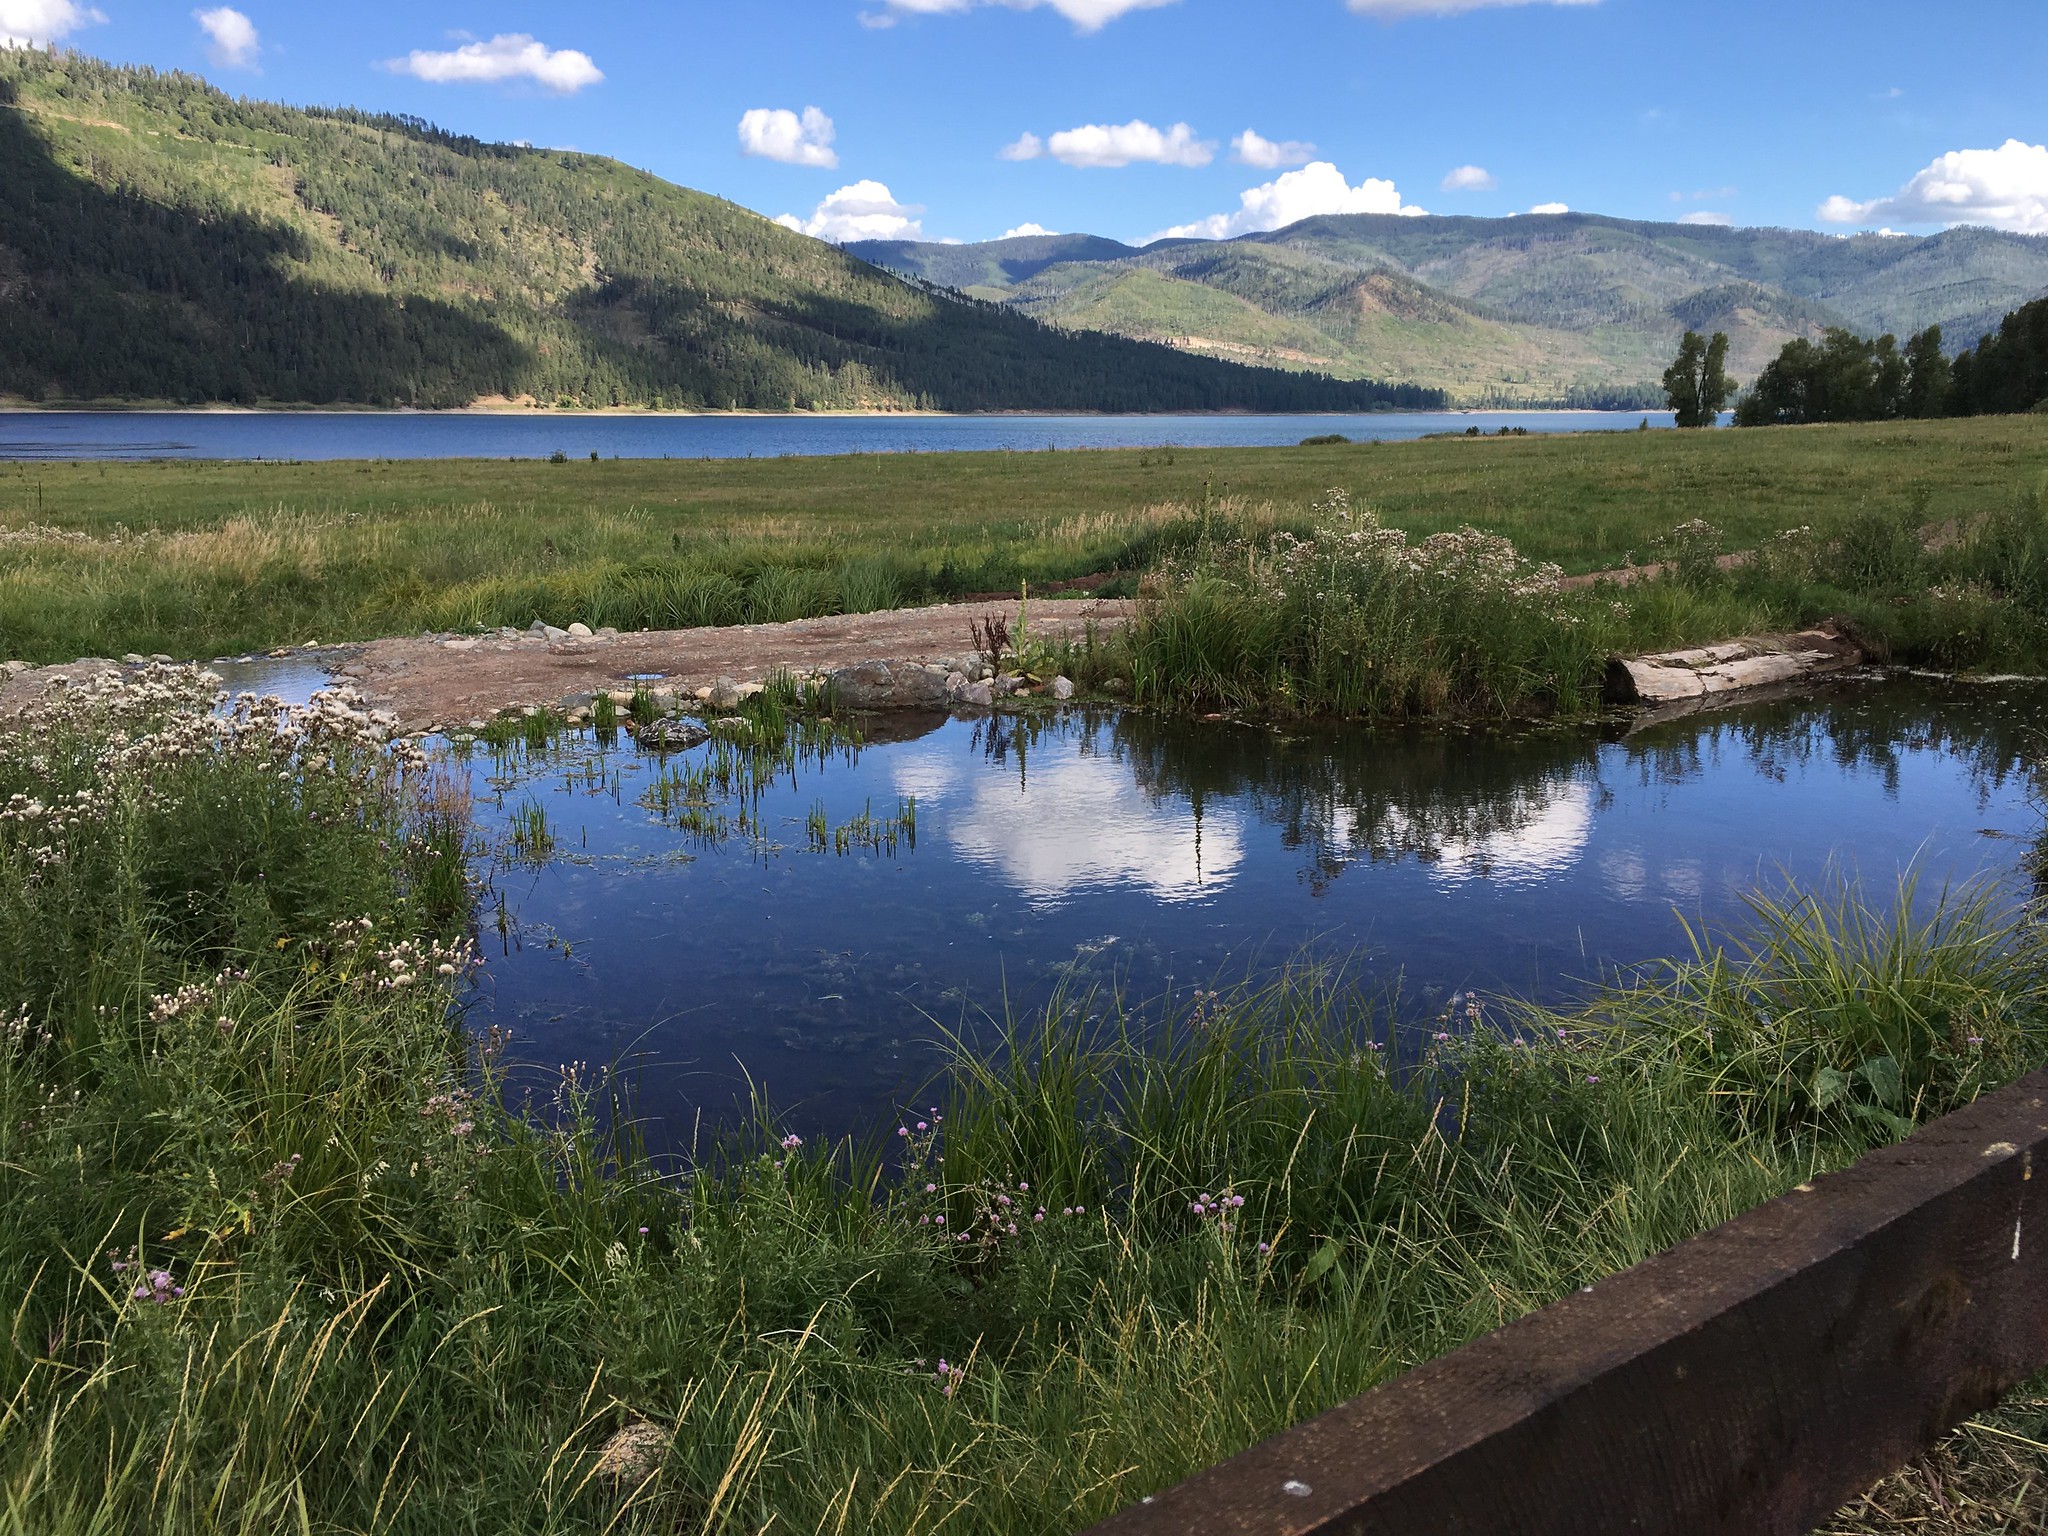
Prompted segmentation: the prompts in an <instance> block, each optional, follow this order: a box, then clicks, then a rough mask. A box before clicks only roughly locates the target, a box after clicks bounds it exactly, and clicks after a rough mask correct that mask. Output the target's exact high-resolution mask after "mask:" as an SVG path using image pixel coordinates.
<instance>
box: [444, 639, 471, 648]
mask: <svg viewBox="0 0 2048 1536" xmlns="http://www.w3.org/2000/svg"><path fill="white" fill-rule="evenodd" d="M476 644H477V643H476V641H475V640H443V641H442V642H441V649H442V650H444V651H473V650H475V649H476Z"/></svg>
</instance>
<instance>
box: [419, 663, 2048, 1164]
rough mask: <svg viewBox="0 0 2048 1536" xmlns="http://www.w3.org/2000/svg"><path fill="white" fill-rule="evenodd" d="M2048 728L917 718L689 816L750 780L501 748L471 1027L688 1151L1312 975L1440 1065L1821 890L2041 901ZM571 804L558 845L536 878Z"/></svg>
mask: <svg viewBox="0 0 2048 1536" xmlns="http://www.w3.org/2000/svg"><path fill="white" fill-rule="evenodd" d="M2044 705H2048V686H2044V685H2041V684H2029V683H2012V684H1998V685H1987V684H1970V683H1961V682H1944V681H1937V680H1930V679H1922V678H1914V677H1904V676H1893V677H1890V678H1885V679H1872V678H1862V677H1859V678H1856V679H1852V680H1846V681H1840V682H1836V683H1833V684H1831V685H1829V686H1826V687H1824V688H1822V689H1821V690H1819V691H1817V692H1815V693H1813V694H1811V695H1808V696H1804V697H1798V698H1789V699H1778V700H1775V701H1771V702H1758V703H1751V704H1747V705H1744V706H1741V707H1738V708H1734V709H1730V710H1727V711H1725V712H1722V713H1717V714H1712V715H1702V716H1695V717H1692V718H1689V719H1685V720H1680V721H1675V722H1670V723H1666V724H1662V725H1657V726H1654V727H1650V728H1646V729H1642V730H1638V731H1634V732H1628V731H1627V730H1626V729H1625V728H1624V726H1623V725H1622V724H1620V723H1617V722H1612V721H1610V722H1608V723H1606V724H1605V725H1587V726H1571V727H1557V728H1545V729H1534V730H1530V729H1523V730H1515V731H1507V730H1496V731H1446V730H1441V729H1432V730H1367V729H1350V730H1341V731H1339V730H1315V731H1307V730H1303V731H1271V730H1262V729H1253V728H1249V727H1245V726H1241V725H1233V724H1210V723H1199V722H1176V721H1169V720H1165V719H1162V718H1159V717H1156V716H1153V715H1149V714H1145V713H1142V712H1115V711H1107V710H1094V709H1075V710H1070V711H1068V712H1065V713H1061V714H1054V715H1035V716H1028V717H1027V716H1005V715H997V716H993V717H984V718H981V719H976V720H968V719H945V718H931V719H911V718H891V719H884V720H880V721H877V722H875V726H874V734H873V735H871V737H870V739H869V740H868V741H867V742H866V743H865V744H864V745H861V746H859V747H857V748H847V749H842V750H834V751H827V752H822V753H820V754H818V755H817V757H816V758H815V759H814V760H808V761H804V762H800V763H797V764H794V765H792V766H791V767H790V768H789V770H788V771H787V772H784V773H782V774H780V775H779V776H777V778H776V779H775V781H774V782H772V783H769V784H767V785H765V786H761V787H760V789H759V793H758V795H755V796H746V795H737V794H735V795H726V796H723V797H721V796H719V795H717V794H713V795H710V796H708V797H706V798H705V800H704V802H703V803H702V804H701V805H698V806H695V807H693V808H689V809H687V810H679V809H678V807H677V804H676V801H675V797H674V796H670V797H668V799H667V801H666V802H665V801H664V795H663V791H662V789H661V785H662V783H663V782H664V779H663V776H664V775H672V777H671V778H670V779H669V780H668V782H669V783H670V784H671V785H673V783H674V782H675V776H683V775H686V774H687V773H688V772H689V771H690V770H692V769H693V768H694V767H700V766H702V765H704V764H705V763H706V762H707V761H708V756H709V754H711V753H713V752H714V751H715V750H716V749H715V748H712V747H700V748H697V749H695V750H694V751H692V752H687V753H682V754H679V755H677V756H676V757H673V758H670V759H668V760H666V761H665V762H664V761H662V760H657V759H655V758H653V757H650V756H644V755H642V754H641V753H639V752H638V751H637V750H636V749H635V748H634V747H633V746H632V745H631V743H630V740H629V738H626V737H624V736H620V737H617V738H613V739H611V740H609V741H607V740H605V739H601V738H599V737H598V736H596V735H595V734H594V733H590V732H584V733H582V734H580V735H571V736H567V737H564V738H560V739H558V740H557V741H556V742H555V743H554V744H553V745H551V746H549V747H547V748H544V749H541V750H538V751H533V752H530V753H529V752H527V751H525V750H524V749H516V748H515V749H507V750H505V751H502V752H499V753H495V754H494V753H493V752H491V751H489V750H487V749H486V748H484V747H483V746H482V745H481V744H478V745H477V746H475V747H474V748H472V749H471V750H470V752H469V755H468V756H467V757H466V758H458V759H457V760H456V761H457V764H458V766H459V767H461V766H463V765H466V770H465V771H466V772H467V773H468V775H469V779H470V783H471V787H472V789H473V792H474V794H475V796H476V804H477V814H478V827H479V834H480V836H481V838H482V839H483V841H484V842H485V843H486V844H487V845H488V846H489V847H490V848H491V849H492V850H494V863H493V866H492V875H491V882H490V893H489V895H488V896H487V897H486V899H485V902H484V905H483V908H482V911H481V916H480V921H479V932H480V935H481V937H482V939H483V941H484V949H485V955H486V958H487V964H486V965H485V967H484V968H483V970H482V972H481V977H482V979H481V981H480V983H479V986H478V990H477V992H476V994H475V995H474V997H473V998H472V999H471V1000H470V1003H469V1009H470V1013H471V1017H472V1019H473V1021H474V1022H475V1023H476V1024H477V1025H478V1026H482V1025H484V1024H486V1023H495V1024H499V1025H503V1026H509V1027H511V1028H512V1029H513V1030H514V1031H515V1052H516V1054H517V1055H518V1056H519V1057H520V1058H521V1059H523V1060H524V1061H525V1062H527V1063H528V1064H529V1065H530V1066H532V1067H533V1068H535V1069H539V1070H543V1071H549V1072H551V1071H552V1070H553V1069H554V1068H555V1067H556V1066H557V1064H560V1063H565V1062H570V1061H583V1062H586V1063H590V1064H592V1065H593V1066H597V1067H602V1066H606V1065H617V1066H619V1067H621V1068H624V1069H627V1071H628V1075H629V1077H630V1080H631V1081H632V1082H633V1083H634V1084H635V1103H636V1105H637V1111H638V1113H639V1114H640V1116H642V1117H643V1119H644V1121H645V1123H646V1125H647V1126H648V1127H649V1130H650V1133H651V1140H652V1141H653V1142H654V1143H655V1145H657V1146H666V1147H670V1148H673V1147H675V1146H677V1145H678V1144H681V1145H687V1143H688V1141H689V1139H690V1136H691V1134H692V1126H693V1124H694V1122H695V1119H696V1117H697V1116H698V1115H699V1114H700V1113H701V1114H703V1115H704V1116H705V1117H706V1118H707V1120H710V1121H714V1122H715V1121H717V1120H718V1119H721V1118H725V1119H730V1118H731V1117H732V1116H733V1115H734V1114H735V1113H737V1111H738V1107H739V1106H740V1105H741V1104H742V1103H743V1102H744V1100H745V1098H746V1096H747V1094H748V1092H749V1088H750V1085H752V1086H757V1087H759V1088H760V1089H761V1090H763V1091H764V1092H765V1093H766V1094H768V1095H769V1096H770V1097H771V1098H772V1099H773V1101H774V1103H775V1104H776V1106H777V1108H778V1109H779V1110H780V1111H781V1112H782V1113H783V1115H784V1116H785V1117H786V1119H787V1121H788V1123H789V1124H790V1125H791V1126H794V1127H795V1128H797V1129H798V1130H800V1131H802V1132H803V1133H804V1134H806V1135H810V1134H816V1133H831V1132H841V1131H846V1130H849V1129H866V1128H871V1127H873V1126H874V1125H876V1124H878V1123H880V1119H881V1117H882V1116H884V1115H886V1114H888V1113H889V1112H891V1111H892V1110H893V1109H894V1108H896V1107H898V1106H899V1105H900V1104H902V1103H903V1102H905V1101H906V1100H907V1099H909V1098H911V1096H913V1095H915V1094H918V1093H919V1091H920V1089H921V1088H922V1087H923V1085H924V1084H926V1083H927V1082H928V1080H929V1079H930V1078H931V1077H932V1075H933V1073H934V1072H936V1071H937V1070H938V1068H939V1066H940V1064H941V1061H942V1054H941V1051H940V1049H939V1047H938V1046H937V1044H936V1043H935V1042H936V1041H937V1040H938V1039H939V1038H940V1036H941V1035H942V1034H943V1033H944V1032H946V1031H949V1030H958V1031H960V1032H962V1033H964V1034H965V1035H967V1036H968V1037H969V1038H988V1037H989V1036H990V1035H991V1034H992V1033H993V1026H992V1024H991V1022H990V1021H991V1020H992V1019H993V1018H994V1017H997V1016H999V1015H1001V1014H1002V1013H1003V1012H1004V1010H1005V1009H1006V1008H1009V1009H1013V1010H1016V1011H1018V1012H1020V1013H1023V1012H1028V1011H1029V1010H1031V1009H1033V1008H1035V1007H1039V1006H1041V1005H1043V1004H1044V1003H1045V1002H1046V1001H1047V1000H1048V999H1049V998H1051V997H1052V996H1053V995H1054V994H1055V993H1056V992H1058V991H1061V990H1062V989H1064V990H1065V991H1066V992H1067V993H1068V994H1069V995H1073V996H1085V995H1087V994H1088V993H1089V992H1090V991H1091V990H1093V991H1095V992H1097V993H1098V994H1101V993H1106V992H1107V991H1108V990H1109V989H1121V990H1122V991H1123V992H1124V994H1125V995H1126V996H1128V997H1129V998H1130V999H1132V1000H1134V1001H1135V1002H1138V1003H1140V1004H1145V1003H1149V1002H1156V1000H1158V999H1160V998H1163V997H1166V996H1168V995H1173V996H1177V997H1180V998H1182V999H1183V1000H1185V999H1186V997H1187V995H1188V994H1189V993H1190V992H1191V991H1193V990H1195V989H1198V988H1199V989H1207V988H1211V987H1215V986H1217V985H1218V984H1228V983H1229V982H1231V981H1233V980H1240V979H1244V978H1246V977H1249V976H1257V975H1258V974H1261V973H1266V972H1270V971H1271V970H1272V969H1273V968H1274V967H1276V966H1278V965H1281V964H1283V963H1285V962H1287V961H1289V960H1291V959H1294V958H1296V957H1300V956H1312V957H1317V958H1320V959H1324V960H1328V961H1332V962H1342V963H1344V964H1346V965H1348V966H1349V967H1350V968H1351V971H1352V973H1353V975H1354V976H1355V977H1356V978H1357V980H1358V981H1359V983H1360V984H1361V985H1364V986H1367V987H1369V988H1372V989H1374V990H1375V991H1377V992H1378V993H1379V994H1381V995H1383V996H1384V997H1385V998H1386V1000H1387V1010H1388V1017H1389V1019H1390V1020H1391V1021H1392V1023H1393V1024H1394V1025H1395V1026H1396V1027H1397V1028H1398V1029H1405V1030H1410V1031H1413V1030H1421V1029H1428V1028H1432V1027H1434V1026H1433V1021H1435V1020H1436V1019H1437V1018H1438V1016H1439V1015H1441V1014H1442V1013H1443V1012H1444V1011H1445V1009H1446V1008H1447V1006H1448V1002H1449V999H1450V998H1451V996H1452V995H1453V994H1454V993H1457V992H1460V991H1463V990H1465V989H1471V988H1476V989H1478V990H1480V991H1481V992H1482V993H1485V994H1512V995H1517V996H1523V997H1532V998H1538V999H1545V1000H1561V999H1568V998H1569V997H1571V996H1572V995H1574V994H1575V993H1576V992H1578V991H1580V990H1582V989H1583V988H1585V987H1586V986H1588V985H1589V984H1591V983H1593V982H1594V981H1596V980H1597V979H1598V978H1600V977H1602V976H1607V975H1612V974H1614V973H1615V972H1616V971H1617V970H1618V969H1621V968H1625V967H1629V966H1634V965H1637V964H1639V963H1641V962H1644V961H1646V960H1650V959H1653V958H1655V957H1658V956H1662V955H1668V954H1672V953H1674V952H1676V951H1678V950H1679V949H1681V948H1683V947H1684V945H1685V943H1686V932H1685V928H1684V926H1683V924H1684V923H1685V922H1686V921H1693V922H1700V921H1704V922H1705V923H1707V924H1709V925H1713V926H1725V925H1729V924H1736V923H1739V922H1740V920H1741V918H1742V916H1743V912H1744V907H1743V897H1744V893H1746V892H1749V891H1751V890H1753V889H1755V888H1757V887H1759V886H1762V887H1772V886H1776V885H1778V884H1780V883H1781V882H1782V881H1784V880H1786V879H1787V878H1794V879H1798V880H1800V881H1804V882H1816V881H1820V880H1823V879H1825V878H1826V877H1827V876H1828V875H1829V873H1830V872H1831V871H1839V872H1841V873H1844V874H1850V875H1857V876H1860V877H1861V878H1863V879H1864V880H1865V881H1866V882H1868V885H1869V888H1870V890H1871V892H1872V894H1873V895H1874V896H1877V897H1883V896H1886V895H1888V894H1889V893H1891V892H1892V891H1893V890H1894V889H1895V888H1896V882H1897V881H1898V879H1899V877H1900V875H1901V873H1902V872H1904V871H1907V870H1910V869H1917V870H1918V871H1919V872H1920V873H1921V876H1922V887H1921V889H1922V894H1923V898H1925V897H1927V896H1930V895H1931V893H1932V892H1934V891H1936V890H1937V889H1939V888H1940V887H1941V886H1942V885H1943V884H1944V883H1948V882H1961V881H1966V880H1971V879H1987V880H1993V881H2000V882H2007V883H2008V884H2010V885H2011V888H2012V889H2013V890H2014V891H2016V892H2017V891H2019V890H2021V889H2023V888H2024V876H2023V871H2024V869H2025V861H2026V854H2027V850H2028V849H2029V848H2030V846H2031V844H2032V840H2033V839H2034V838H2035V836H2036V835H2037V834H2038V832H2039V830H2040V825H2041V823H2040V817H2039V814H2038V809H2037V806H2036V804H2035V801H2034V799H2033V797H2032V795H2031V793H2030V787H2029V779H2028V773H2027V768H2026V754H2027V751H2028V742H2029V733H2030V732H2031V731H2032V730H2033V729H2034V728H2035V726H2036V725H2037V723H2038V722H2039V721H2040V720H2041V718H2042V709H2043V706H2044ZM912 801H914V802H915V806H914V829H913V828H910V827H908V826H906V824H905V821H904V817H903V813H904V811H905V809H906V807H908V806H909V805H910V803H911V802H912ZM536 807H538V809H539V811H540V813H541V815H542V816H543V817H544V819H545V822H546V826H547V828H548V834H549V837H550V838H551V839H552V845H551V847H544V848H542V849H539V850H535V849H534V848H533V847H532V846H531V845H530V844H529V845H528V846H527V847H526V848H525V850H524V851H522V850H521V848H520V847H519V846H518V844H517V842H516V840H515V837H514V829H515V827H520V826H526V825H530V822H529V821H528V820H526V818H530V817H531V816H532V815H533V811H534V808H536ZM846 829H853V834H852V835H851V836H850V837H849V836H847V835H846Z"/></svg>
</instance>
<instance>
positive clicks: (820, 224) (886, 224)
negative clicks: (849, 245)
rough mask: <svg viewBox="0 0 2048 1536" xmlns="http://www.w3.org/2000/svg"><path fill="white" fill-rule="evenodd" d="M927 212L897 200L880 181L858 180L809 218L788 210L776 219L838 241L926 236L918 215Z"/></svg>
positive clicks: (800, 230) (787, 226)
mask: <svg viewBox="0 0 2048 1536" xmlns="http://www.w3.org/2000/svg"><path fill="white" fill-rule="evenodd" d="M923 212H924V209H923V208H922V207H921V206H918V205H916V204H911V203H899V202H897V201H896V198H895V195H894V194H893V193H891V192H890V190H889V189H888V188H887V187H885V186H883V185H882V183H880V182H879V181H856V182H854V183H853V184H852V185H850V186H844V187H841V188H840V189H839V190H838V191H837V192H834V193H832V194H831V195H830V196H829V197H827V198H826V199H825V200H824V201H823V202H821V203H820V204H818V206H817V207H816V208H814V209H812V210H811V216H810V217H809V218H808V219H800V218H798V217H797V216H796V215H795V214H793V213H785V214H783V215H782V216H781V217H780V218H778V219H776V221H775V222H776V223H778V224H780V225H781V226H782V227H783V228H784V229H793V230H795V231H796V232H797V233H798V234H800V235H809V236H811V237H812V238H813V239H816V240H830V241H832V242H833V243H834V244H837V245H843V244H845V243H846V242H847V241H849V240H922V239H923V238H924V225H923V223H922V222H920V221H919V219H918V217H917V216H918V215H919V214H921V213H923Z"/></svg>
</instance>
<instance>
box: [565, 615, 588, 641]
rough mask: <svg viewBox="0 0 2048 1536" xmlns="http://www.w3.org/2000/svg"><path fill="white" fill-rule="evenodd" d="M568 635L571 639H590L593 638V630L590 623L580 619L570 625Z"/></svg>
mask: <svg viewBox="0 0 2048 1536" xmlns="http://www.w3.org/2000/svg"><path fill="white" fill-rule="evenodd" d="M568 635H569V638H570V639H571V640H589V639H591V638H592V631H591V628H590V626H589V625H588V624H585V623H584V622H583V621H582V620H581V619H578V620H577V621H576V622H575V623H574V624H571V625H570V626H569V629H568Z"/></svg>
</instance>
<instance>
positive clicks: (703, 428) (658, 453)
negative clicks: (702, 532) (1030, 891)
mask: <svg viewBox="0 0 2048 1536" xmlns="http://www.w3.org/2000/svg"><path fill="white" fill-rule="evenodd" d="M1645 420H1647V421H1648V422H1649V423H1650V425H1651V427H1652V428H1658V429H1669V428H1670V426H1671V413H1670V412H1669V411H1661V412H1656V413H1650V414H1646V413H1644V412H1641V411H1476V412H1461V411H1424V412H1388V413H1384V414H1372V415H1363V416H808V415H792V416H654V415H647V416H584V415H577V414H574V413H568V414H561V415H557V414H554V413H549V412H537V413H521V414H494V413H489V412H467V411H452V412H427V411H272V412H258V411H0V460H59V461H61V460H74V459H286V460H315V459H505V458H513V459H544V458H547V457H548V456H549V455H550V454H553V453H556V452H561V453H565V454H568V455H569V456H570V457H571V458H578V459H582V458H588V457H589V456H590V455H591V454H592V453H596V454H599V455H601V456H602V457H604V458H607V459H610V458H620V459H743V458H764V459H765V458H778V457H782V456H784V455H791V454H797V455H809V454H834V453H964V452H1004V451H1007V452H1016V453H1039V452H1043V451H1045V450H1047V449H1068V448H1163V447H1175V448H1259V447H1280V446H1286V445H1291V444H1294V443H1298V442H1300V441H1301V440H1302V439H1303V438H1305V437H1316V436H1322V435H1324V434H1328V433H1340V434H1342V435H1343V436H1345V437H1349V438H1352V439H1354V440H1356V441H1360V442H1364V441H1367V440H1377V441H1385V442H1394V441H1404V440H1407V439H1411V438H1417V437H1422V436H1425V435H1426V434H1428V433H1432V432H1463V431H1465V430H1466V429H1467V428H1470V427H1474V426H1476V427H1478V428H1479V429H1480V430H1481V431H1483V432H1489V433H1492V432H1498V431H1500V430H1501V429H1502V428H1503V427H1508V428H1514V427H1520V428H1522V429H1524V430H1525V431H1529V432H1546V433H1547V432H1615V431H1634V430H1635V429H1636V428H1637V426H1639V425H1640V424H1641V423H1642V422H1643V421H1645Z"/></svg>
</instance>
